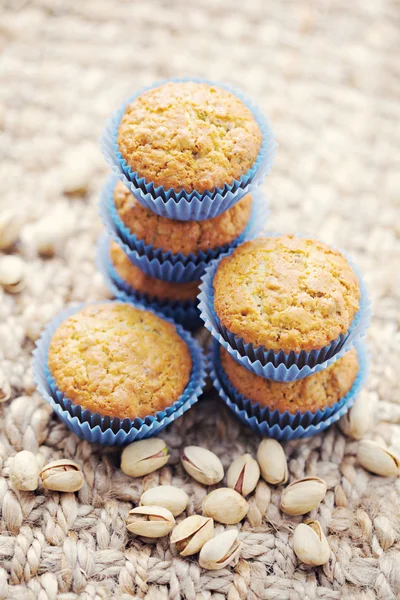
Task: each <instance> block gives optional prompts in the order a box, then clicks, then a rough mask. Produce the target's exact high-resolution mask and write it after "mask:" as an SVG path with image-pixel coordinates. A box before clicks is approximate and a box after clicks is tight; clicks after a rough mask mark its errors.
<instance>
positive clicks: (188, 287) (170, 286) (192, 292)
mask: <svg viewBox="0 0 400 600" xmlns="http://www.w3.org/2000/svg"><path fill="white" fill-rule="evenodd" d="M110 258H111V262H112V264H113V267H114V269H115V270H116V272H117V273H118V275H119V276H120V277H121V279H123V280H124V281H125V283H127V284H128V285H129V286H130V287H131V288H133V289H134V290H136V291H137V292H140V293H142V294H147V295H148V296H151V297H153V298H157V300H161V301H163V300H172V301H176V300H178V301H180V302H185V301H188V300H189V301H195V300H196V298H197V294H198V293H199V285H200V283H201V282H200V281H189V282H187V283H174V282H171V281H163V280H162V279H156V278H155V277H150V275H146V273H143V271H141V270H140V269H139V267H137V266H136V265H134V264H132V263H131V261H130V260H129V258H128V257H127V255H126V254H125V252H124V251H123V250H122V248H120V247H119V246H118V244H117V243H116V242H111V244H110Z"/></svg>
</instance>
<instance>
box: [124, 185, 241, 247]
mask: <svg viewBox="0 0 400 600" xmlns="http://www.w3.org/2000/svg"><path fill="white" fill-rule="evenodd" d="M114 203H115V207H116V210H117V212H118V214H119V216H120V218H121V220H122V222H123V223H124V224H125V225H126V227H127V228H128V229H129V231H130V232H131V233H132V234H133V235H135V236H136V238H137V239H138V240H142V241H143V242H144V243H145V244H147V245H149V244H151V245H152V246H153V247H154V248H159V249H161V250H162V251H163V252H168V251H170V252H172V254H178V252H181V253H182V254H184V255H188V254H190V253H193V254H198V253H199V252H200V251H203V252H206V251H207V250H212V249H214V248H218V247H220V246H224V245H225V244H230V243H231V242H232V241H233V240H234V239H236V238H237V237H238V236H239V235H240V234H241V233H243V231H244V230H245V229H246V226H247V223H248V222H249V219H250V215H251V206H252V197H251V195H250V194H247V195H246V196H244V198H241V200H239V202H238V203H237V204H235V206H233V207H232V208H230V209H228V210H227V211H226V212H223V213H222V214H221V215H219V216H218V217H214V218H213V219H206V220H204V221H177V220H175V219H167V218H166V217H160V216H159V215H157V214H156V213H154V212H152V211H151V210H149V209H148V208H145V207H144V206H142V205H141V204H140V202H138V201H137V200H136V198H135V196H133V195H132V194H131V193H130V191H129V190H128V189H127V188H126V186H124V184H123V183H122V182H121V181H118V182H117V184H116V186H115V188H114Z"/></svg>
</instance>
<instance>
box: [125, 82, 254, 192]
mask: <svg viewBox="0 0 400 600" xmlns="http://www.w3.org/2000/svg"><path fill="white" fill-rule="evenodd" d="M261 143H262V134H261V131H260V128H259V126H258V124H257V122H256V120H255V119H254V116H253V114H252V112H251V111H250V110H249V109H248V108H247V106H246V105H245V104H244V103H243V102H242V101H241V100H239V98H237V97H236V96H234V95H233V94H231V93H230V92H228V91H227V90H225V89H223V88H220V87H217V86H212V85H209V84H206V83H196V82H194V81H185V82H180V83H174V82H170V83H165V84H163V85H160V86H159V87H157V88H153V89H151V90H149V91H147V92H144V93H143V94H141V95H140V96H139V97H138V98H136V100H134V101H133V102H131V103H130V104H129V105H128V106H127V107H126V109H125V112H124V114H123V116H122V119H121V122H120V125H119V128H118V135H117V144H118V148H119V151H120V152H121V154H122V156H123V158H124V159H125V161H126V162H127V164H128V165H129V166H130V167H131V169H132V171H134V172H136V173H138V175H139V176H140V177H144V179H145V180H146V181H147V182H152V183H153V184H154V185H155V186H156V187H157V186H163V187H164V188H165V189H171V188H172V189H174V190H175V191H179V190H182V189H184V190H186V192H192V191H193V190H197V191H198V192H200V193H202V192H205V191H206V190H212V189H214V188H215V187H223V186H224V185H225V184H226V183H227V184H230V183H232V182H233V181H234V180H235V179H239V178H240V177H241V175H244V174H245V173H246V172H247V171H248V170H249V169H250V168H251V166H252V165H253V163H254V162H255V160H256V158H257V155H258V152H259V150H260V147H261Z"/></svg>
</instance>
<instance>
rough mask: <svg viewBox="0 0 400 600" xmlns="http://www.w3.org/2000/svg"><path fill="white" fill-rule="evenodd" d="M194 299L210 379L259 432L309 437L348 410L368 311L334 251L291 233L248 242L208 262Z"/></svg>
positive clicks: (358, 378)
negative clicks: (208, 345)
mask: <svg viewBox="0 0 400 600" xmlns="http://www.w3.org/2000/svg"><path fill="white" fill-rule="evenodd" d="M200 299H201V301H200V309H201V311H202V312H201V317H202V318H203V320H204V322H205V325H206V327H207V328H208V329H209V330H210V331H211V333H212V334H213V336H214V338H215V341H214V342H213V348H212V351H211V363H212V365H213V379H214V383H215V386H216V388H217V389H218V391H219V394H220V396H221V398H222V399H223V400H224V401H225V402H226V404H227V405H228V406H229V408H231V409H232V410H233V411H234V412H235V414H237V416H238V417H239V418H240V419H242V420H243V421H245V422H246V423H247V424H249V425H250V426H251V427H252V428H253V429H254V430H255V431H258V432H260V433H262V434H263V435H268V436H272V437H276V438H279V439H293V438H297V437H305V436H308V435H312V434H314V433H317V432H319V431H322V430H324V429H326V428H327V427H328V426H329V425H331V424H332V423H333V422H335V421H337V420H338V419H339V418H340V417H341V416H343V415H344V414H345V413H346V412H347V411H348V410H349V408H350V406H351V405H352V403H353V402H354V400H355V398H356V396H357V394H358V392H359V390H360V387H361V385H362V383H363V381H364V378H365V375H366V353H365V348H364V346H363V344H362V343H361V342H360V339H361V338H362V337H363V335H364V334H365V331H366V328H367V325H368V321H369V316H370V310H369V303H368V300H367V295H366V290H365V287H364V284H363V282H362V280H361V278H360V276H359V275H358V274H357V273H356V272H355V271H354V268H353V267H352V266H351V264H350V263H349V261H348V260H347V259H346V258H345V257H344V256H343V255H342V254H341V253H340V252H338V251H337V250H334V249H332V248H329V247H328V246H326V245H325V244H323V243H321V242H318V241H315V240H312V239H306V238H303V237H300V236H294V235H274V236H270V237H263V238H259V239H255V240H253V241H249V242H247V243H244V244H242V245H241V246H239V247H237V248H236V249H234V250H233V251H231V252H230V253H229V255H228V256H225V257H222V258H220V259H219V260H217V261H214V263H213V264H212V265H210V266H209V267H208V268H207V270H206V273H205V275H204V277H203V283H202V285H201V294H200Z"/></svg>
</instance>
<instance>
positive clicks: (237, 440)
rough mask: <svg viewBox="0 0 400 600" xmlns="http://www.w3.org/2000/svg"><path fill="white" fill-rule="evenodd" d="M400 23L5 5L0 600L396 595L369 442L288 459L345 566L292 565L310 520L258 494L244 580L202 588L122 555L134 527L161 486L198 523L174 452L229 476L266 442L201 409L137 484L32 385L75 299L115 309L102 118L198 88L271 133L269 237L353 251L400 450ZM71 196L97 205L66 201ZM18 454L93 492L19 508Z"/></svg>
mask: <svg viewBox="0 0 400 600" xmlns="http://www.w3.org/2000/svg"><path fill="white" fill-rule="evenodd" d="M399 18H400V6H399V3H398V2H397V1H396V0H369V1H368V2H365V1H364V0H353V1H352V2H348V1H347V0H308V1H307V0H281V1H273V0H248V1H247V2H245V1H243V0H230V1H228V0H220V1H214V0H199V1H198V2H194V1H191V0H190V1H189V0H153V1H150V0H148V1H147V2H146V1H145V0H143V1H142V2H138V1H137V0H126V1H123V0H108V1H107V0H84V1H83V0H82V1H81V2H78V1H76V2H66V1H61V0H35V1H32V2H26V1H24V0H1V2H0V53H1V54H0V184H1V194H0V205H1V207H2V208H3V207H11V208H13V209H15V210H16V211H17V212H18V213H20V214H21V215H22V216H23V218H24V220H25V226H24V229H23V231H22V244H21V245H20V246H19V248H18V253H19V254H20V255H21V256H23V257H24V259H25V260H26V262H27V274H26V287H25V289H24V290H23V291H22V292H21V293H20V294H18V295H15V296H13V295H10V294H5V293H3V292H2V291H1V290H0V360H1V370H2V372H3V375H4V377H5V378H6V379H7V380H8V381H9V382H10V384H11V386H12V398H11V400H10V401H9V402H7V403H4V404H2V405H0V476H1V477H0V517H1V519H0V598H2V599H10V600H14V599H18V600H31V599H39V600H55V599H56V598H59V599H61V600H77V599H82V600H106V599H109V598H112V599H121V600H125V599H128V598H146V599H148V600H163V599H169V600H179V599H180V598H182V599H184V600H211V599H212V600H224V599H225V598H227V599H229V600H245V599H249V600H256V599H257V600H258V599H264V598H267V599H274V600H286V599H288V600H296V599H301V600H311V599H313V598H321V599H324V600H328V599H329V600H331V599H332V600H333V599H335V600H336V599H339V598H345V599H348V598H349V599H352V598H357V599H358V598H360V599H362V600H372V599H374V598H379V599H381V600H391V599H394V598H396V597H399V596H398V594H399V589H400V543H399V536H400V523H399V514H400V513H399V504H400V503H399V499H400V485H399V483H400V480H399V479H397V480H396V481H394V480H385V479H382V478H380V477H375V476H372V475H369V474H368V473H367V472H366V471H364V470H363V469H362V468H360V467H359V466H358V465H357V462H356V451H357V443H356V442H352V441H351V440H348V439H346V438H345V437H344V436H343V435H342V434H341V433H340V431H339V430H338V429H337V428H335V427H334V428H332V429H331V430H329V431H328V432H327V433H326V434H324V435H322V436H320V437H316V438H313V439H311V440H305V441H301V442H296V443H295V442H292V443H289V444H287V445H286V451H287V454H288V457H289V468H290V476H291V478H297V477H301V476H303V475H305V474H307V475H311V474H316V475H319V476H321V477H324V478H325V479H326V481H327V482H328V485H329V491H328V494H327V496H326V498H325V500H324V502H323V504H322V505H321V506H320V508H319V509H318V511H314V512H315V516H317V517H318V518H319V520H320V521H321V523H322V525H323V528H324V530H325V531H326V533H327V535H328V538H329V542H330V545H331V547H332V549H333V551H334V554H335V557H336V563H334V564H331V565H330V566H329V567H328V568H325V569H322V568H318V569H312V568H309V567H305V566H303V565H300V564H298V562H297V560H296V557H295V555H294V553H293V551H292V548H291V544H290V537H291V532H292V531H293V528H294V525H295V524H296V523H297V522H299V519H291V518H287V517H285V516H283V515H282V514H281V513H280V512H279V509H278V505H279V496H280V492H279V490H278V491H277V490H273V489H271V490H270V491H269V490H268V488H267V486H266V485H265V484H261V483H260V484H259V486H258V488H257V492H256V494H255V496H254V497H252V498H251V499H250V512H249V514H248V516H247V518H246V519H245V521H244V522H243V523H242V525H241V527H240V529H241V532H240V538H241V540H242V541H243V552H242V555H241V558H240V561H239V563H238V564H237V565H236V566H235V567H234V568H227V569H224V570H222V571H217V572H213V571H203V570H201V569H200V568H199V566H198V563H197V560H196V558H194V559H192V560H190V559H181V558H180V557H179V556H177V554H176V552H175V551H174V550H172V549H171V548H170V546H169V544H168V540H167V539H164V540H159V541H158V542H157V543H154V544H152V545H145V544H143V543H142V542H141V541H139V540H135V539H132V538H129V537H128V536H127V535H126V531H125V526H124V518H125V515H126V513H127V511H128V510H129V508H130V507H131V506H132V503H135V502H137V501H138V499H139V496H140V494H141V492H142V490H144V489H147V488H149V487H150V486H153V485H156V484H159V483H173V484H176V485H178V486H181V487H183V489H185V490H186V491H187V492H188V494H189V495H190V504H189V507H188V512H189V514H191V513H193V512H195V511H198V510H199V509H200V506H201V502H202V499H203V497H204V496H205V494H206V490H205V488H204V487H202V486H201V485H200V484H196V483H195V482H193V481H192V480H191V479H190V478H188V476H186V475H185V473H184V472H183V470H182V468H181V466H180V464H179V460H178V457H179V450H180V448H182V446H183V445H185V444H200V445H204V446H206V447H208V448H210V449H212V450H213V451H214V452H216V453H217V454H218V455H219V456H220V457H221V459H222V461H223V463H224V466H225V467H227V466H228V465H229V463H230V462H231V460H232V459H233V458H235V457H236V456H237V455H239V454H240V453H243V452H244V451H250V452H254V451H255V448H256V445H257V443H258V440H257V439H255V436H254V435H252V434H251V432H250V431H249V430H247V429H245V428H244V427H242V426H240V425H239V424H238V422H237V421H235V420H234V419H233V418H232V417H231V416H230V415H229V414H228V413H227V412H226V411H225V410H224V407H223V405H222V403H221V402H220V401H219V400H217V399H216V398H215V397H213V395H212V394H209V398H208V399H206V400H204V401H202V402H200V404H199V405H198V406H197V407H196V408H195V409H193V410H192V411H190V412H189V413H188V414H187V415H186V416H184V417H183V418H182V419H180V420H179V421H177V422H176V424H174V425H173V426H172V427H171V429H170V430H169V431H168V432H166V433H165V436H164V437H165V439H166V441H167V443H168V445H169V447H170V449H171V452H172V460H171V464H170V465H169V466H167V467H165V468H164V469H162V470H161V471H160V472H156V473H154V474H152V475H149V476H147V477H145V478H144V479H143V480H138V481H135V480H132V479H129V478H128V477H126V476H124V475H123V474H122V473H121V472H120V470H119V468H118V464H119V452H118V451H116V450H113V449H101V448H95V447H91V446H90V445H89V444H87V443H85V442H81V441H79V440H78V439H77V438H75V437H74V436H73V435H71V434H70V433H69V431H68V430H67V429H66V428H65V426H64V425H62V424H61V423H60V422H59V421H58V420H57V419H55V418H54V417H53V416H52V414H51V413H50V412H49V409H48V407H47V406H46V405H45V404H44V402H43V401H42V400H41V398H40V397H39V396H38V395H37V393H36V392H35V390H34V385H33V382H32V372H31V351H32V349H33V347H34V340H35V339H36V338H37V336H38V335H39V332H40V331H41V329H42V328H43V326H44V324H45V323H46V322H47V321H48V320H49V319H50V318H51V317H52V316H53V315H54V314H56V313H57V312H58V311H59V310H60V309H61V308H62V307H64V306H65V304H67V303H69V302H71V301H84V300H94V299H101V298H105V297H106V296H107V292H106V289H105V288H104V285H103V283H102V281H101V277H100V275H99V274H98V273H97V271H96V267H95V264H94V256H95V241H96V238H97V236H98V234H99V232H100V231H101V225H100V221H99V219H98V216H97V206H96V204H97V201H98V192H99V189H100V186H101V184H102V182H103V180H104V177H105V175H106V172H107V169H106V165H105V163H104V161H103V159H102V157H101V155H100V152H99V149H98V138H99V136H100V133H101V130H102V126H103V122H104V120H105V118H106V117H107V116H108V115H109V114H110V112H111V111H112V110H113V109H114V108H115V107H116V106H117V105H118V103H119V102H120V101H121V100H122V99H124V98H125V97H126V96H127V95H128V94H130V93H131V92H132V91H133V90H136V89H137V88H138V87H140V86H143V85H146V84H149V83H151V82H152V81H154V80H157V79H160V78H165V77H170V76H177V75H200V76H204V77H208V78H210V79H215V80H223V81H226V82H229V83H231V84H234V85H236V86H239V87H241V88H242V89H243V90H245V91H246V92H247V93H248V94H250V95H252V96H253V97H254V99H255V100H256V101H257V102H258V103H259V105H260V106H261V107H262V108H263V109H264V110H265V112H266V113H267V114H268V115H269V117H270V120H271V123H272V125H273V128H274V131H275V134H276V137H277V140H278V143H279V148H278V152H277V158H276V161H275V165H274V168H273V171H272V175H271V176H270V177H269V178H268V181H267V183H266V184H265V188H264V189H265V191H266V193H267V194H268V197H269V199H270V203H271V219H270V222H269V227H270V228H271V229H272V230H274V231H298V232H303V233H306V234H309V235H312V236H316V237H318V238H320V239H322V240H324V241H325V242H327V243H332V244H334V245H336V246H338V247H342V248H344V249H346V250H347V251H348V252H349V253H350V254H351V255H352V256H353V258H354V260H355V261H356V262H357V263H358V265H359V266H360V268H361V269H362V270H363V272H364V273H365V278H366V280H367V283H368V284H369V287H370V291H371V295H372V299H373V306H374V312H375V316H374V319H373V323H372V327H371V330H370V335H369V339H368V343H369V346H370V351H371V363H372V364H371V374H370V377H369V380H368V388H367V391H366V392H365V394H364V395H363V398H364V400H365V402H366V405H367V404H368V405H370V404H371V405H373V406H375V407H376V412H375V426H374V429H373V430H372V431H371V433H370V434H369V436H370V437H372V438H373V439H377V440H381V441H385V442H386V443H387V444H389V445H392V446H393V447H395V448H396V447H397V450H400V393H399V383H400V381H399V357H400V332H399V325H400V322H399V304H400V276H399V273H400V268H399V267H400V194H399V190H400V172H399V166H400V155H399V153H398V142H399V135H398V134H399V121H400V107H399V102H398V100H399V92H400V77H399V75H400V73H399V66H400V63H399V52H400V36H399V28H398V25H399ZM396 152H397V154H396ZM76 187H81V188H83V193H81V194H75V195H74V196H68V195H66V193H65V192H66V191H67V190H70V189H72V188H76ZM49 227H50V229H51V231H50V233H49ZM43 232H45V233H43ZM46 232H47V233H46ZM43 235H47V236H49V237H50V238H53V237H54V236H55V237H56V239H57V248H56V255H55V257H54V258H51V259H49V258H47V259H46V258H41V257H39V255H38V253H37V247H38V244H40V243H43ZM40 240H42V242H40ZM378 402H379V404H378ZM21 449H28V450H31V451H33V452H35V453H37V454H38V457H39V459H40V460H41V461H42V462H44V461H47V460H49V459H57V458H63V457H72V458H74V459H76V460H77V461H79V462H80V464H81V465H82V467H83V470H84V473H85V476H86V480H87V485H85V487H84V488H83V489H82V490H81V491H80V492H79V493H78V494H76V495H74V494H58V493H51V492H45V491H44V490H43V489H41V488H39V490H38V491H37V492H36V493H28V492H26V493H23V492H16V491H15V490H13V489H12V488H11V486H10V483H9V479H8V473H9V466H10V459H11V457H12V456H13V455H14V454H15V452H17V451H19V450H21ZM221 529H222V527H221Z"/></svg>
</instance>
